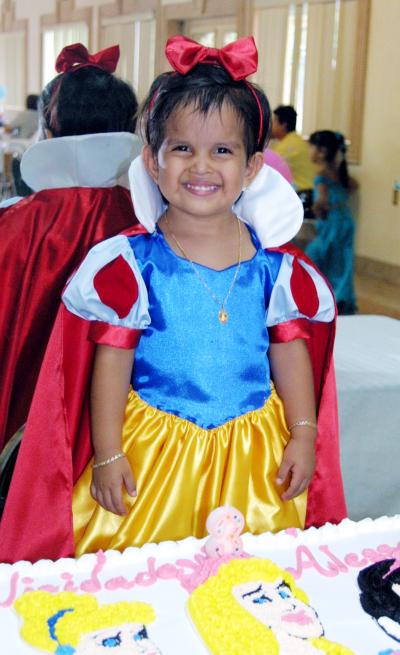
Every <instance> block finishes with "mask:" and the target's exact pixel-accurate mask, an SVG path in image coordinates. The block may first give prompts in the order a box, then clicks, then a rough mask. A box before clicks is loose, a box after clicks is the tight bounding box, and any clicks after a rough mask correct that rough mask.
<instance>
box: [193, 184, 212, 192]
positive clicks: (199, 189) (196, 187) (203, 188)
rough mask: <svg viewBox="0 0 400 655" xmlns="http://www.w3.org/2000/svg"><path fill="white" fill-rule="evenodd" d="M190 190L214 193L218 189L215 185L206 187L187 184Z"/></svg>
mask: <svg viewBox="0 0 400 655" xmlns="http://www.w3.org/2000/svg"><path fill="white" fill-rule="evenodd" d="M186 186H187V187H188V189H195V190H196V191H212V190H213V189H216V188H217V187H216V186H215V185H214V184H213V185H207V186H206V185H204V184H187V185H186Z"/></svg>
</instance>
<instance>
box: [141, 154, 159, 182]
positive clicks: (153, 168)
mask: <svg viewBox="0 0 400 655" xmlns="http://www.w3.org/2000/svg"><path fill="white" fill-rule="evenodd" d="M142 157H143V163H144V166H145V168H146V171H147V172H148V174H149V175H150V177H151V179H152V180H153V181H154V182H155V183H156V184H157V182H158V161H157V157H155V156H154V155H153V153H152V151H151V148H150V146H148V145H146V146H144V148H143V150H142Z"/></svg>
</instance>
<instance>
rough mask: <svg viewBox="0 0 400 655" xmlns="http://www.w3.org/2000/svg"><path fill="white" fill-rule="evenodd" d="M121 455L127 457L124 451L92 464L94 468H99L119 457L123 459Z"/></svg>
mask: <svg viewBox="0 0 400 655" xmlns="http://www.w3.org/2000/svg"><path fill="white" fill-rule="evenodd" d="M121 457H125V454H124V453H117V454H116V455H113V456H112V457H107V459H103V461H102V462H96V464H93V465H92V468H93V469H98V468H100V466H107V464H112V462H116V461H117V459H121Z"/></svg>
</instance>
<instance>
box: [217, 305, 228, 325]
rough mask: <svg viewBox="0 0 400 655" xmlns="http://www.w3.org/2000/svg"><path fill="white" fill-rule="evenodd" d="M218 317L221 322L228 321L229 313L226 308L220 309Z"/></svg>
mask: <svg viewBox="0 0 400 655" xmlns="http://www.w3.org/2000/svg"><path fill="white" fill-rule="evenodd" d="M218 319H219V322H220V323H227V322H228V314H227V313H226V311H225V309H224V308H222V309H220V311H219V312H218Z"/></svg>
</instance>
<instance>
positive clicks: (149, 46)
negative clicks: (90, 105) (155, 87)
mask: <svg viewBox="0 0 400 655" xmlns="http://www.w3.org/2000/svg"><path fill="white" fill-rule="evenodd" d="M155 35H156V24H155V20H154V19H153V18H152V17H143V16H142V17H136V18H135V17H132V16H130V17H124V18H122V17H121V18H116V19H112V20H110V21H109V22H106V21H105V22H104V23H103V25H102V28H101V47H102V48H107V47H109V46H112V45H116V44H119V46H120V50H121V56H120V60H119V63H118V68H117V70H116V74H117V75H118V76H119V77H121V78H123V79H124V80H127V81H128V82H130V83H131V84H132V86H133V88H134V89H135V91H136V93H137V95H138V98H139V100H143V99H144V97H145V96H146V94H147V92H148V90H149V88H150V85H151V83H152V81H153V79H154V66H155V50H156V43H155Z"/></svg>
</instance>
